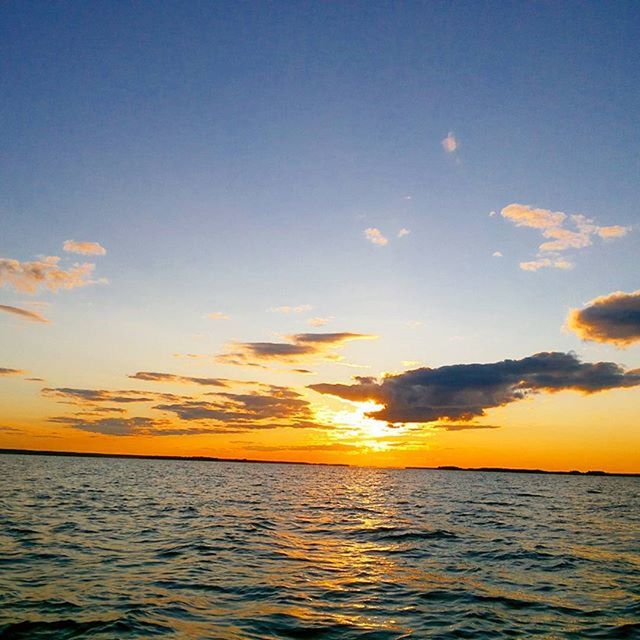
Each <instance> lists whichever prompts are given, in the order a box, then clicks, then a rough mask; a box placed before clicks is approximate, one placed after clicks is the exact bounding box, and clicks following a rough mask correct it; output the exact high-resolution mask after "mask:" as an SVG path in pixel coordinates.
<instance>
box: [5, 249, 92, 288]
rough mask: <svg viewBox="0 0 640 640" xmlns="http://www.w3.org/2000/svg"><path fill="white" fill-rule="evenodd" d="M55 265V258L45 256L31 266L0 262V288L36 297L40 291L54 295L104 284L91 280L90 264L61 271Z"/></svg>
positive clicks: (15, 261)
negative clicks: (50, 292) (4, 287)
mask: <svg viewBox="0 0 640 640" xmlns="http://www.w3.org/2000/svg"><path fill="white" fill-rule="evenodd" d="M59 262H60V258H59V257H58V256H45V257H43V258H41V259H40V260H36V261H33V262H20V261H18V260H12V259H10V258H0V286H12V287H13V288H14V289H15V290H16V291H20V292H23V293H36V292H37V291H38V289H40V288H44V289H48V290H49V291H58V290H59V289H74V288H76V287H85V286H87V285H89V284H96V283H98V282H104V280H100V281H98V280H92V279H91V276H92V274H93V270H94V269H95V265H94V264H91V263H88V262H85V263H83V264H76V265H73V266H72V267H70V268H69V269H66V270H65V269H62V268H61V267H60V266H58V263H59Z"/></svg>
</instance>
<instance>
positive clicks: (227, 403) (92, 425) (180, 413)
mask: <svg viewBox="0 0 640 640" xmlns="http://www.w3.org/2000/svg"><path fill="white" fill-rule="evenodd" d="M44 395H46V396H50V397H54V398H56V399H58V400H59V401H61V402H71V404H73V405H77V406H78V408H79V410H76V411H75V413H74V414H73V415H68V416H54V417H52V418H50V419H49V421H50V422H54V423H57V424H62V425H66V426H69V427H72V428H75V429H80V430H83V431H89V432H93V433H101V434H105V435H148V436H152V435H153V436H167V435H201V434H205V433H208V434H230V433H242V432H249V431H254V430H263V429H276V428H294V429H325V428H329V427H327V426H326V425H323V424H321V423H319V422H318V421H317V420H316V419H315V417H314V413H313V411H312V409H311V405H310V404H309V402H308V401H307V400H306V399H304V398H303V397H302V396H301V394H299V393H298V392H297V391H294V390H293V389H291V388H288V387H280V386H276V385H265V384H261V385H260V388H259V389H258V390H255V391H251V392H249V393H230V392H217V391H216V392H209V393H207V394H205V396H206V398H202V397H200V398H194V397H192V396H178V395H172V394H145V393H144V392H136V391H111V390H105V389H45V390H44ZM158 401H160V402H159V403H158ZM138 402H140V403H147V404H148V403H154V404H153V405H152V406H151V407H149V408H150V409H151V410H153V411H157V412H162V413H164V414H171V418H170V419H169V418H161V419H158V418H154V417H148V416H145V417H139V416H128V415H127V413H128V408H129V406H130V404H133V403H138ZM96 403H124V404H125V405H126V406H127V408H126V409H123V408H120V407H109V406H103V405H99V404H98V405H96ZM113 412H116V413H119V414H121V415H117V416H115V417H114V416H112V415H108V414H109V413H113ZM104 414H107V415H106V416H105V415H104ZM176 421H178V422H177V424H176Z"/></svg>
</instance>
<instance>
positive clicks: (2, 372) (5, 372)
mask: <svg viewBox="0 0 640 640" xmlns="http://www.w3.org/2000/svg"><path fill="white" fill-rule="evenodd" d="M23 373H26V371H24V370H22V369H8V368H7V367H0V376H20V375H22V374H23Z"/></svg>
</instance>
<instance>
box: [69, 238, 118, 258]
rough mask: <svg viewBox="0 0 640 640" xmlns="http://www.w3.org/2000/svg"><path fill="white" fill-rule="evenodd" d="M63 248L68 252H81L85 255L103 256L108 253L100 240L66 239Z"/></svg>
mask: <svg viewBox="0 0 640 640" xmlns="http://www.w3.org/2000/svg"><path fill="white" fill-rule="evenodd" d="M62 248H63V249H64V250H65V251H66V252H67V253H80V254H82V255H85V256H103V255H105V254H106V253H107V250H106V249H105V248H104V247H103V246H102V245H101V244H100V243H99V242H87V241H76V240H65V241H64V244H63V245H62Z"/></svg>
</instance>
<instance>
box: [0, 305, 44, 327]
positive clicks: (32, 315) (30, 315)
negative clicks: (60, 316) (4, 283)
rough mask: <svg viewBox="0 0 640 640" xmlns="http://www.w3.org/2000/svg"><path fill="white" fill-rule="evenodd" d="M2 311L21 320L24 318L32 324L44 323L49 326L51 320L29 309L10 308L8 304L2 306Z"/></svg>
mask: <svg viewBox="0 0 640 640" xmlns="http://www.w3.org/2000/svg"><path fill="white" fill-rule="evenodd" d="M0 311H4V312H5V313H12V314H13V315H16V316H18V317H20V318H24V319H25V320H29V321H31V322H42V323H44V324H47V323H48V322H49V320H47V318H45V317H44V316H43V315H42V314H40V313H36V312H35V311H28V310H27V309H21V308H20V307H10V306H9V305H6V304H0Z"/></svg>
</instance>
